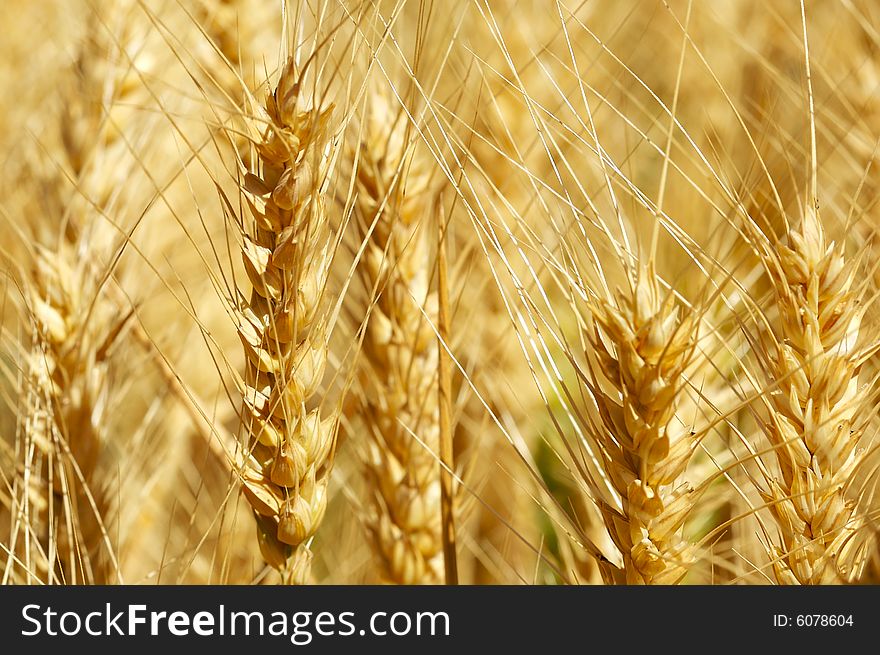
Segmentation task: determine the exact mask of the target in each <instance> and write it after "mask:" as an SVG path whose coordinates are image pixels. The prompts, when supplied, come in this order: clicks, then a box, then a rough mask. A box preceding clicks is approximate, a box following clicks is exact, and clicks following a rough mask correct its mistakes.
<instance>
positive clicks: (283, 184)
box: [237, 58, 337, 583]
mask: <svg viewBox="0 0 880 655" xmlns="http://www.w3.org/2000/svg"><path fill="white" fill-rule="evenodd" d="M331 111H332V107H331V108H327V109H321V108H319V107H317V106H315V105H313V104H311V101H310V98H309V97H308V94H307V93H306V89H304V88H303V86H302V79H301V77H300V76H299V73H298V71H297V68H296V64H295V62H294V59H293V58H291V59H290V60H289V61H288V62H287V64H286V66H285V67H284V69H283V70H282V72H281V76H280V78H279V80H278V84H277V86H276V87H275V89H274V91H273V93H272V94H271V95H269V96H268V98H267V101H266V105H265V116H263V118H264V119H265V121H266V122H265V123H263V125H265V127H262V128H258V129H260V134H261V136H260V139H259V142H258V144H257V152H258V155H259V157H258V158H257V166H256V170H254V171H252V172H250V173H248V175H247V176H246V178H245V181H244V186H243V189H242V190H243V197H244V200H245V203H246V205H247V207H248V208H249V210H250V216H251V218H252V221H251V225H250V227H249V228H246V229H245V233H244V234H243V243H242V255H243V260H244V266H245V270H246V272H247V275H248V277H249V279H250V282H251V284H252V285H253V290H252V292H251V294H250V297H249V299H248V300H247V301H245V302H243V303H242V304H241V306H240V307H238V308H237V317H238V333H239V336H240V338H241V342H242V344H243V345H244V350H245V354H246V356H247V369H246V374H245V379H244V394H243V395H244V403H245V417H244V428H245V430H246V432H247V435H248V443H247V448H246V452H245V453H244V457H243V462H242V463H241V464H242V481H243V488H244V493H245V495H246V497H247V499H248V501H249V502H250V504H251V506H252V507H253V510H254V513H255V515H256V518H257V528H258V536H259V543H260V547H261V550H262V553H263V556H264V557H265V558H266V560H267V561H268V562H269V564H271V565H272V566H274V567H275V568H276V569H278V570H279V571H280V572H281V574H282V578H283V580H284V581H285V582H287V583H303V582H305V581H306V580H307V579H308V576H309V570H310V562H311V557H312V554H311V551H310V549H309V546H308V543H307V542H308V540H309V539H310V538H311V537H312V536H313V535H314V534H315V531H316V529H317V528H318V524H319V523H320V522H321V518H322V517H323V515H324V511H325V510H326V507H327V483H328V480H329V474H330V466H331V463H332V457H331V452H332V449H333V443H334V438H335V434H336V425H337V416H336V414H335V413H332V414H331V415H329V416H326V417H322V416H321V414H320V411H319V409H317V408H314V409H309V408H308V407H307V403H309V401H310V400H311V398H312V396H314V394H315V392H316V391H317V389H318V386H319V385H320V383H321V378H322V375H323V372H324V369H325V366H326V363H327V349H328V345H327V333H326V327H325V326H324V325H323V324H322V323H321V321H320V317H319V313H318V310H319V305H320V299H321V294H322V291H323V289H324V286H325V283H326V280H327V271H328V268H329V265H330V260H331V255H332V250H331V246H332V243H331V241H332V240H331V236H332V235H331V231H330V226H329V224H328V216H327V202H326V198H325V187H326V180H327V176H328V173H329V167H330V164H331V159H332V142H331V140H330V138H329V135H328V121H329V119H330V116H331Z"/></svg>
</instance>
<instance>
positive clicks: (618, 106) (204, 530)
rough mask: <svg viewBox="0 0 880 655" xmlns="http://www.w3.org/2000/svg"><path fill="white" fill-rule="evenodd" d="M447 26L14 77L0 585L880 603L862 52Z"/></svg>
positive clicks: (457, 9)
mask: <svg viewBox="0 0 880 655" xmlns="http://www.w3.org/2000/svg"><path fill="white" fill-rule="evenodd" d="M430 4H431V3H426V2H419V1H406V2H403V1H401V2H387V3H386V2H372V1H371V2H362V1H360V0H351V1H350V0H298V1H292V0H288V1H286V2H283V3H281V5H282V9H281V11H279V12H277V15H276V13H274V12H273V11H272V10H270V9H267V5H265V4H261V3H257V2H255V1H254V0H224V1H222V2H221V1H219V0H217V1H209V0H179V1H178V2H174V3H165V2H161V1H160V0H156V1H153V0H114V2H108V3H90V2H85V1H84V2H83V3H81V5H82V6H79V5H80V3H70V6H69V7H67V8H66V9H65V11H68V12H69V15H70V16H71V17H75V19H72V20H71V21H69V24H66V23H65V24H62V23H58V24H55V23H51V22H50V23H47V28H46V29H52V30H54V32H53V36H54V40H53V43H57V44H58V45H57V47H56V46H52V47H49V46H47V47H46V48H43V49H41V50H40V51H39V52H36V53H32V56H28V54H27V48H24V47H23V46H21V45H20V44H17V42H16V40H17V37H15V36H12V37H11V38H10V39H9V43H6V44H4V45H3V46H0V48H6V49H8V53H5V52H4V54H8V57H5V59H4V61H6V62H9V65H7V64H5V63H3V64H0V82H2V84H4V85H9V86H10V88H12V84H13V83H14V82H15V80H16V78H15V77H14V73H15V69H16V67H18V68H20V69H21V70H25V71H28V74H30V75H31V77H32V78H33V79H40V80H43V82H42V84H44V85H45V86H52V87H53V88H58V89H60V90H61V94H60V95H62V96H63V100H59V102H58V103H57V104H53V103H54V101H53V102H43V101H42V99H41V97H40V94H38V93H36V92H32V89H31V88H30V87H29V86H28V85H24V86H23V87H22V89H21V102H20V103H17V104H19V105H24V108H27V109H28V110H27V111H24V110H23V108H22V107H21V106H14V105H15V104H16V103H12V102H11V101H10V102H6V103H5V104H2V105H0V126H3V129H2V130H0V140H2V142H3V143H4V145H6V148H4V150H5V151H6V152H9V153H19V152H20V153H24V154H23V155H22V156H21V157H19V156H10V157H6V158H4V159H3V167H4V179H7V180H10V181H12V184H10V185H9V189H8V193H5V194H3V197H2V198H0V203H2V204H0V219H2V221H3V223H4V227H8V228H9V229H8V230H6V233H8V235H9V236H7V237H4V240H3V242H2V243H3V247H2V260H3V262H4V272H5V277H4V280H5V281H6V285H5V287H4V300H5V302H4V304H3V307H4V312H3V320H2V326H0V327H2V334H0V337H2V338H0V344H2V353H0V355H2V357H0V370H2V373H3V377H2V387H0V388H2V394H0V398H2V413H0V430H2V439H0V508H2V511H0V521H2V526H0V546H2V554H3V560H4V561H5V566H4V568H3V574H2V576H3V577H2V579H3V580H4V581H5V582H14V583H18V582H32V583H33V582H48V583H106V582H109V583H115V582H119V581H125V582H131V581H134V582H144V581H155V580H158V581H163V582H164V581H169V580H172V579H175V580H180V581H187V582H244V583H265V582H280V583H284V584H303V583H322V582H331V583H332V582H336V583H338V582H343V583H353V582H363V581H366V582H376V581H381V582H383V583H390V584H407V585H409V584H440V583H444V582H454V581H455V580H456V579H459V580H461V581H462V582H465V583H475V582H503V583H554V584H555V583H605V584H682V583H691V582H695V583H721V584H726V583H768V582H769V583H772V584H834V583H857V582H869V581H872V580H874V579H875V578H874V577H872V576H874V575H875V572H876V567H877V564H876V562H878V561H880V555H878V553H880V550H878V541H877V534H878V530H877V526H878V518H880V517H878V516H877V513H878V507H877V498H878V497H880V496H878V491H880V490H878V488H877V484H878V479H880V476H878V475H877V468H878V467H877V462H878V460H877V454H876V443H875V442H876V439H875V433H876V429H877V427H878V422H877V418H876V411H875V410H876V407H877V402H878V400H877V396H878V394H877V391H878V389H877V385H876V377H877V373H878V371H880V367H878V365H877V361H876V356H875V355H876V351H877V343H878V339H877V337H876V331H877V327H876V326H877V320H878V318H880V314H878V312H877V309H876V307H875V303H874V299H875V297H876V294H877V284H878V279H880V276H878V275H877V274H876V270H875V269H876V266H875V265H874V264H873V260H874V255H875V253H876V235H875V232H876V228H877V221H876V218H875V216H876V208H875V205H876V200H877V194H878V192H880V184H878V180H877V177H876V166H875V165H874V164H873V158H874V155H875V151H876V148H875V143H876V139H877V134H878V133H880V104H878V103H877V101H876V97H875V94H874V93H873V92H872V89H873V87H874V86H876V80H877V79H880V68H878V66H877V64H876V63H875V61H874V59H875V58H873V57H872V56H871V53H872V52H873V49H874V48H876V47H880V39H878V37H877V34H880V16H878V15H876V11H874V10H873V9H872V7H871V6H870V5H869V4H866V3H863V2H857V1H855V0H854V1H853V2H849V1H847V2H843V1H842V0H823V1H821V2H819V1H817V2H809V3H803V5H802V4H801V3H799V2H797V1H796V0H795V1H793V2H792V3H790V4H791V6H790V7H789V6H788V4H785V3H781V4H780V5H779V6H774V7H765V6H763V5H762V4H761V3H758V2H757V0H737V1H736V2H731V3H724V6H723V7H722V6H720V5H717V6H714V5H713V6H710V5H707V4H701V3H690V2H687V0H675V1H673V2H664V1H662V0H657V1H656V2H637V1H636V0H631V1H628V2H612V1H611V0H597V2H591V3H567V2H559V3H542V2H531V1H528V0H520V1H518V2H497V3H495V2H482V1H480V2H472V1H470V0H453V1H452V2H449V3H448V5H446V6H445V8H444V10H443V11H437V9H436V6H435V7H434V9H433V10H430V6H429V5H430ZM783 4H784V5H785V6H783ZM74 5H76V7H75V6H74ZM41 11H43V10H41V9H40V8H38V7H31V8H29V9H28V10H27V11H23V12H21V14H20V15H18V16H17V17H13V16H12V15H9V16H7V15H6V14H7V13H8V11H7V10H6V9H2V10H0V12H3V13H2V16H0V17H2V18H8V19H9V21H13V23H11V24H17V23H14V21H22V24H28V21H31V23H35V22H36V21H38V20H40V19H41V18H44V17H43V16H42V15H41ZM835 21H836V22H835ZM833 25H836V27H832V26H833ZM792 26H795V27H797V26H800V27H801V29H795V28H794V27H792ZM22 31H26V30H22ZM841 33H845V34H846V35H847V38H846V39H844V40H843V41H842V42H841V40H840V38H839V36H840V34H841ZM832 43H837V45H831V44H832ZM872 85H873V86H872ZM804 189H807V190H806V191H804ZM236 437H237V438H236ZM255 537H256V538H255Z"/></svg>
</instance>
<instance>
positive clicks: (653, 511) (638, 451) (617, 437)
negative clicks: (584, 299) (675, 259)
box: [590, 266, 697, 584]
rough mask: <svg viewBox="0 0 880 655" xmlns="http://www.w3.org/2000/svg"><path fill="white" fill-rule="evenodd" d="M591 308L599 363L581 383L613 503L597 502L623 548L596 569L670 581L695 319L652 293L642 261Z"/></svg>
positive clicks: (682, 563) (686, 451) (675, 572)
mask: <svg viewBox="0 0 880 655" xmlns="http://www.w3.org/2000/svg"><path fill="white" fill-rule="evenodd" d="M592 314H593V319H594V321H595V329H594V331H593V332H592V334H591V335H590V341H591V344H592V347H593V348H594V350H595V353H596V357H597V359H598V362H599V370H598V371H595V372H594V375H593V380H592V382H591V383H590V387H591V389H592V391H593V394H594V397H595V400H596V403H597V405H598V409H599V416H600V418H601V422H600V424H598V425H596V426H595V429H594V432H595V434H594V437H595V439H596V441H597V443H598V444H599V446H600V450H601V456H602V459H603V461H604V465H605V471H606V472H607V475H608V477H609V479H610V481H611V484H612V486H613V487H614V490H615V491H616V492H617V494H618V495H619V499H618V500H619V503H620V504H619V505H616V504H611V503H609V502H607V501H605V500H600V503H599V505H600V509H601V510H602V514H603V516H604V519H605V523H606V525H607V527H608V531H609V533H610V535H611V538H612V540H613V541H614V543H615V545H616V546H617V548H618V549H619V550H620V552H621V555H622V556H623V568H622V569H619V568H617V567H615V566H613V565H611V564H610V563H609V564H606V566H605V571H604V574H605V577H606V579H607V581H608V582H611V583H616V584H624V583H626V584H670V583H676V582H679V581H680V580H681V579H682V577H683V576H684V575H685V573H686V572H687V570H688V566H689V565H690V564H691V562H692V561H693V559H694V556H693V551H692V548H691V547H690V546H689V544H688V543H687V542H686V541H685V540H684V539H683V537H682V526H683V524H684V521H685V518H686V517H687V513H688V511H689V509H690V508H691V506H692V504H693V493H694V492H693V490H692V487H691V486H690V485H689V484H688V483H686V482H682V481H681V477H682V474H683V473H684V471H685V469H686V467H687V465H688V461H689V460H690V458H691V455H692V454H693V452H694V449H695V448H696V445H697V444H696V440H695V439H694V437H693V435H692V432H691V431H690V430H689V429H688V427H687V426H688V425H689V422H688V421H687V420H676V409H677V407H678V404H679V396H680V394H682V392H683V388H684V386H685V377H684V375H685V370H686V369H687V367H688V365H689V364H690V363H691V360H692V357H693V353H694V347H695V334H694V333H695V328H696V325H695V322H694V321H693V320H692V319H691V318H690V316H689V314H688V310H687V309H686V308H685V307H683V306H682V305H680V304H678V303H677V302H676V301H675V299H674V297H673V296H672V295H671V294H666V295H665V297H664V295H662V294H661V291H660V289H659V287H658V281H657V278H656V276H655V275H654V273H653V270H652V267H651V266H644V267H642V268H641V269H640V270H639V272H638V276H637V278H636V282H635V289H634V290H633V292H632V294H631V295H630V296H628V297H627V296H623V295H620V294H619V295H618V298H617V300H616V302H615V303H611V302H607V301H598V302H596V303H595V304H594V306H593V312H592ZM600 376H601V378H604V379H600Z"/></svg>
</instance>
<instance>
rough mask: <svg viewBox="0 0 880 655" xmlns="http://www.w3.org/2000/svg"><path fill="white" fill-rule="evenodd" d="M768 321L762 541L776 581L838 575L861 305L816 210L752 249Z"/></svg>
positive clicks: (856, 422) (846, 555)
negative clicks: (765, 283)
mask: <svg viewBox="0 0 880 655" xmlns="http://www.w3.org/2000/svg"><path fill="white" fill-rule="evenodd" d="M762 257H763V259H764V264H765V266H766V268H767V272H768V274H769V276H770V278H771V280H772V283H773V292H774V293H773V302H774V304H775V307H776V311H777V313H778V320H777V321H776V324H775V325H774V326H773V329H772V330H768V331H765V333H764V335H763V336H764V339H763V348H764V356H765V362H766V367H767V371H766V372H767V382H768V386H769V387H772V389H773V390H772V391H770V392H768V393H766V394H764V396H763V397H764V401H765V402H766V405H767V409H768V410H769V413H770V418H769V420H768V421H767V422H766V423H765V430H766V432H767V435H768V437H769V438H770V440H771V442H772V443H773V445H774V446H775V451H774V452H775V457H776V459H777V461H778V464H779V470H780V473H781V477H780V478H776V479H772V480H769V489H767V491H766V492H765V494H764V496H765V500H766V501H767V502H768V503H769V504H770V509H771V510H772V512H773V515H774V518H775V519H776V522H777V525H778V527H779V532H780V537H781V541H780V542H779V543H777V544H775V545H774V546H773V547H772V552H771V555H772V557H773V559H774V561H775V563H774V571H775V573H776V578H777V580H778V581H779V582H780V583H783V584H797V583H800V584H825V583H834V582H840V581H841V580H848V579H851V577H852V576H853V575H854V574H855V573H856V572H857V571H858V569H859V568H860V565H861V563H860V562H859V561H858V558H857V557H856V556H855V553H854V552H852V547H853V546H854V545H855V542H854V540H853V539H852V537H853V535H854V534H855V532H856V530H857V528H858V527H859V525H860V520H859V519H858V517H857V516H856V507H855V501H854V500H852V499H850V498H847V495H846V491H847V485H848V482H849V480H850V479H851V476H852V473H853V471H854V470H855V469H856V467H857V466H858V465H859V462H860V461H861V459H862V458H863V456H864V453H863V452H862V451H860V450H859V449H858V448H857V444H858V441H859V438H860V437H861V434H862V430H863V427H864V426H863V421H862V420H861V417H863V416H864V415H865V412H866V411H869V410H870V407H866V406H865V403H866V402H870V400H869V398H870V394H860V393H859V388H858V371H859V362H860V358H861V356H862V351H861V350H859V349H857V347H856V345H857V341H858V337H859V330H860V325H861V320H862V315H863V313H864V309H863V308H862V307H861V302H862V295H863V294H862V292H861V291H860V290H859V288H858V287H859V285H857V284H856V282H855V276H856V263H855V260H852V259H850V258H848V257H847V256H846V254H845V252H844V246H843V244H840V245H837V244H835V243H833V242H831V243H828V242H827V240H826V237H825V232H824V229H823V227H822V223H821V220H820V217H819V215H818V213H817V212H816V211H815V210H814V209H812V208H811V209H810V210H808V211H807V213H806V216H805V217H804V220H803V222H802V223H801V225H800V226H799V227H798V228H796V229H794V230H792V231H790V232H789V234H788V237H787V242H786V243H777V244H776V245H775V249H774V248H772V247H769V248H767V249H766V250H764V252H763V253H762Z"/></svg>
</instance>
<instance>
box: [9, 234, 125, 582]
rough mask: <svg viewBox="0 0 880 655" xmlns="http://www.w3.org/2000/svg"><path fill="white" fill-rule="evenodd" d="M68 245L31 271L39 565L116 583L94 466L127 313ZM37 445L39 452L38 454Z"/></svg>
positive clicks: (30, 420)
mask: <svg viewBox="0 0 880 655" xmlns="http://www.w3.org/2000/svg"><path fill="white" fill-rule="evenodd" d="M62 250H64V251H63V252H50V251H46V250H43V249H42V248H38V250H37V255H36V258H35V262H34V266H33V270H32V272H31V276H30V278H29V284H30V288H29V298H28V299H27V302H28V307H29V310H30V312H31V314H32V318H33V322H34V327H35V335H34V339H33V344H32V348H31V351H30V352H29V353H28V355H27V357H26V360H25V366H26V384H27V395H26V405H25V408H24V409H25V411H24V412H23V415H22V423H23V425H22V428H23V429H22V434H23V435H24V439H25V453H26V461H25V463H24V469H26V471H27V477H28V478H29V484H28V488H27V490H26V492H27V494H28V498H27V503H28V506H29V508H30V511H29V512H27V515H28V519H27V520H28V522H29V523H30V528H31V529H34V528H35V534H34V535H33V536H34V537H36V538H37V539H38V542H37V543H36V544H35V545H36V546H37V547H36V548H33V549H31V553H39V554H40V557H39V561H38V562H36V564H38V566H37V570H38V571H41V573H43V574H46V575H47V576H48V577H47V580H52V581H64V582H67V583H77V582H78V583H83V582H86V583H96V584H101V583H109V582H113V581H115V580H114V576H113V567H112V564H113V557H112V554H111V553H110V552H109V550H108V548H107V545H108V542H107V541H106V529H105V528H104V525H103V522H104V520H105V515H106V513H107V510H108V506H109V502H108V498H107V496H106V489H104V488H103V485H102V482H101V481H100V479H99V478H98V477H97V476H96V468H97V463H98V458H99V455H100V453H101V450H102V449H103V448H104V446H105V445H106V441H107V432H106V416H105V414H106V411H107V406H108V395H109V369H108V353H109V351H110V349H111V348H112V346H113V345H114V343H115V342H116V340H117V339H118V337H119V334H120V331H121V329H122V328H123V326H124V324H125V322H126V319H125V318H120V317H119V316H118V314H116V313H115V312H114V313H113V314H109V313H108V311H107V310H108V305H107V304H106V303H101V302H100V298H98V299H97V300H96V299H95V294H97V293H98V289H97V287H96V285H94V284H93V283H92V280H91V279H90V276H89V274H88V273H87V272H85V271H83V270H82V269H81V268H80V269H78V268H76V267H75V264H72V262H75V261H76V260H75V258H74V257H73V252H72V251H70V252H68V251H66V246H63V247H62ZM30 446H33V447H35V448H36V451H30ZM33 452H36V453H39V455H38V456H34V457H33V458H32V459H31V453H33ZM23 473H24V471H23Z"/></svg>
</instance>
